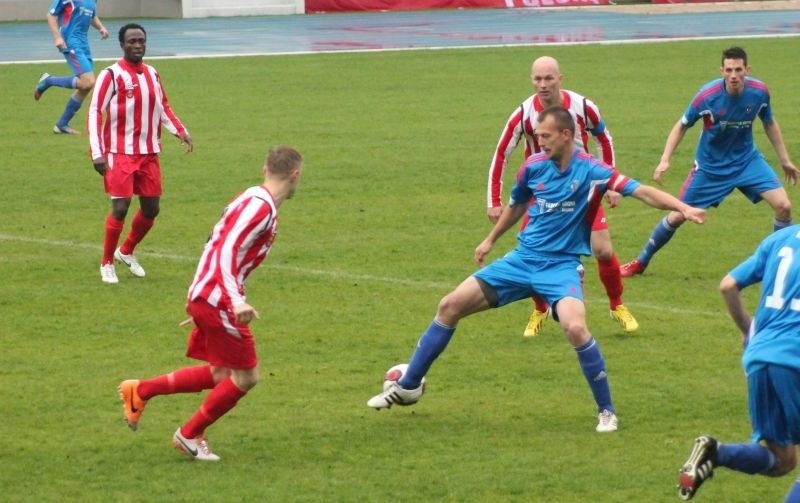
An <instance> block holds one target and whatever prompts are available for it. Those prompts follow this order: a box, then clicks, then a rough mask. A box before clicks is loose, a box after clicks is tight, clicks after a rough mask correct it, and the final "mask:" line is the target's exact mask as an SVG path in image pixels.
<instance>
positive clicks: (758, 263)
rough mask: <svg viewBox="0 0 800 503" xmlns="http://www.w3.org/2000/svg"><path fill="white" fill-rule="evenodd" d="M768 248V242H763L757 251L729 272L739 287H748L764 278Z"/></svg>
mask: <svg viewBox="0 0 800 503" xmlns="http://www.w3.org/2000/svg"><path fill="white" fill-rule="evenodd" d="M767 249H768V246H766V243H762V244H761V245H760V246H759V247H758V249H757V250H756V251H755V253H753V254H752V255H751V256H750V257H748V258H747V260H745V261H744V262H742V263H741V264H739V265H737V266H736V267H734V268H733V270H732V271H731V272H729V273H728V274H730V275H731V277H732V278H733V279H734V280H736V284H737V285H738V286H739V288H745V287H748V286H750V285H753V284H756V283H758V282H759V281H761V280H762V278H763V277H764V268H765V267H766V258H767Z"/></svg>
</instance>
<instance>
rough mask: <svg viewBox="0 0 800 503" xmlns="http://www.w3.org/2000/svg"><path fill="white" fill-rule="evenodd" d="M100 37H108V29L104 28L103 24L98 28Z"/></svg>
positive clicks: (103, 38)
mask: <svg viewBox="0 0 800 503" xmlns="http://www.w3.org/2000/svg"><path fill="white" fill-rule="evenodd" d="M100 38H101V39H102V40H105V39H107V38H108V30H106V27H105V26H103V27H102V28H100Z"/></svg>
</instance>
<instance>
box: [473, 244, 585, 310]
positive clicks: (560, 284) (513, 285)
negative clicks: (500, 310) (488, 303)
mask: <svg viewBox="0 0 800 503" xmlns="http://www.w3.org/2000/svg"><path fill="white" fill-rule="evenodd" d="M473 276H474V277H475V278H477V279H479V280H481V281H483V282H484V283H486V284H487V285H489V286H490V287H492V289H494V291H495V293H496V294H497V302H496V304H494V305H493V306H492V307H500V306H504V305H506V304H510V303H512V302H514V301H517V300H521V299H527V298H530V297H531V296H533V295H539V296H540V297H543V298H544V299H545V300H546V301H547V302H548V303H549V304H550V305H551V306H552V305H555V303H556V302H557V301H558V300H559V299H562V298H564V297H575V298H577V299H580V300H583V286H582V281H581V279H582V277H583V264H581V261H580V258H578V257H577V256H569V255H556V254H537V255H535V256H531V255H528V254H526V255H525V256H523V255H521V254H520V253H519V252H518V250H516V249H515V250H512V251H510V252H508V253H507V254H506V255H505V256H504V257H502V258H500V259H497V260H495V261H494V262H492V263H491V264H489V265H487V266H486V267H484V268H483V269H480V270H478V271H477V272H476V273H475V274H473Z"/></svg>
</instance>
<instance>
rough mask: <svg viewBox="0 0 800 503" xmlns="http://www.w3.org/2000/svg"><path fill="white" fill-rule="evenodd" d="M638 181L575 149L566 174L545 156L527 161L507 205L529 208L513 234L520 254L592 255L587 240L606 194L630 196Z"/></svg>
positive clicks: (530, 158) (538, 155)
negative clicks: (522, 225) (521, 226)
mask: <svg viewBox="0 0 800 503" xmlns="http://www.w3.org/2000/svg"><path fill="white" fill-rule="evenodd" d="M638 186H639V182H637V181H635V180H633V179H631V178H628V177H626V176H624V175H621V174H619V173H618V172H617V171H615V170H614V169H613V168H611V167H610V166H609V165H607V164H604V163H603V162H601V161H599V160H597V159H595V158H594V157H592V156H591V155H589V154H587V153H585V152H582V151H580V150H578V149H576V150H575V151H574V152H573V154H572V159H571V160H570V161H569V166H568V167H567V169H566V170H565V171H564V172H561V171H559V169H558V166H556V164H555V163H554V162H553V161H551V160H550V159H549V158H548V157H547V155H545V154H543V153H541V154H535V155H532V156H531V157H529V158H528V159H527V160H526V161H525V163H524V164H523V165H522V167H521V168H520V170H519V171H518V172H517V180H516V184H515V185H514V188H513V189H512V190H511V201H510V203H509V204H510V205H514V204H529V203H530V201H531V200H534V203H533V204H529V207H528V216H529V217H530V221H529V223H528V225H527V226H525V228H524V229H523V230H522V231H520V233H519V234H518V235H517V239H518V240H519V244H520V246H518V247H517V249H518V250H520V252H522V253H525V252H526V251H530V252H547V253H559V254H570V255H576V256H577V255H591V247H590V246H589V237H590V236H591V232H592V222H593V221H594V217H595V214H596V212H597V209H598V208H599V207H600V203H601V201H602V198H603V194H605V192H606V190H609V189H611V190H614V191H616V192H619V193H621V194H623V195H626V196H627V195H629V194H630V193H631V192H633V191H634V190H635V189H636V187H638Z"/></svg>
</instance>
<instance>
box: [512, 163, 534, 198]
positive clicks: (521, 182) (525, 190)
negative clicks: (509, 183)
mask: <svg viewBox="0 0 800 503" xmlns="http://www.w3.org/2000/svg"><path fill="white" fill-rule="evenodd" d="M529 178H530V169H529V165H528V162H527V160H526V161H525V162H524V163H522V166H521V167H520V168H519V170H518V171H517V178H516V182H515V183H514V187H513V188H512V189H511V198H510V199H509V201H508V205H509V206H516V205H517V204H526V205H527V204H528V203H529V202H530V200H531V199H532V198H533V192H532V191H531V189H530V187H529V186H528V179H529Z"/></svg>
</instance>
